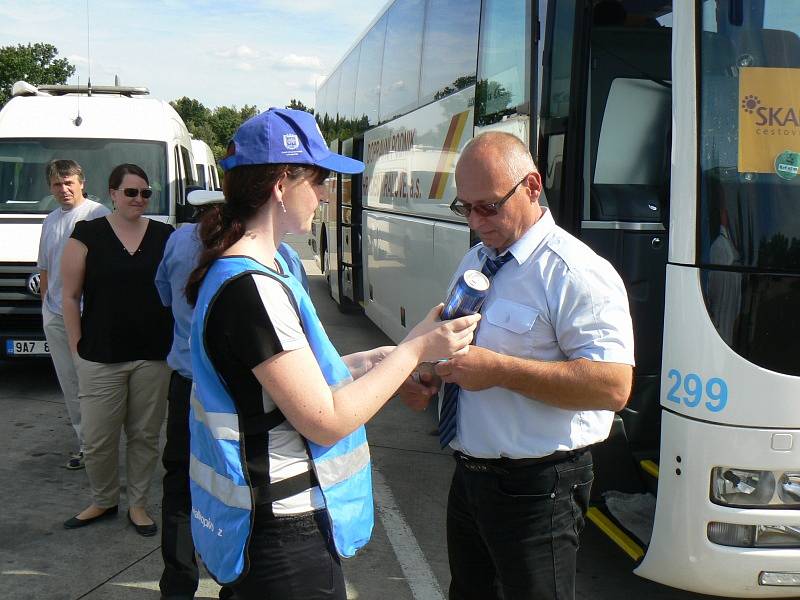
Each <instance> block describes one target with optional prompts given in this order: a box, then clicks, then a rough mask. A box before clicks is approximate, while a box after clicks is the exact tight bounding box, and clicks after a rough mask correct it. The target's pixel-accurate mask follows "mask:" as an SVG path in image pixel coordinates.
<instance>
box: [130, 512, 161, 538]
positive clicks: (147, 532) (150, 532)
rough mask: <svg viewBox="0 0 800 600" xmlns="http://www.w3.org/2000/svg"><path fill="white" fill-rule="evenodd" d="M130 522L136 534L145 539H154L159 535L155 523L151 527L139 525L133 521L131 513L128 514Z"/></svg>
mask: <svg viewBox="0 0 800 600" xmlns="http://www.w3.org/2000/svg"><path fill="white" fill-rule="evenodd" d="M128 521H129V522H130V524H131V525H133V528H134V529H135V530H136V533H138V534H139V535H143V536H144V537H153V536H154V535H155V534H156V533H158V526H157V525H156V524H155V523H150V525H137V524H136V523H134V522H133V519H131V513H130V512H129V513H128Z"/></svg>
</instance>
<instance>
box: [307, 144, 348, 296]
mask: <svg viewBox="0 0 800 600" xmlns="http://www.w3.org/2000/svg"><path fill="white" fill-rule="evenodd" d="M339 147H340V142H339V140H338V139H334V140H331V142H330V143H329V144H328V148H329V149H330V151H331V152H336V153H337V154H338V153H339V151H340V150H339ZM341 177H342V175H341V174H340V173H335V172H333V171H331V173H330V176H329V177H328V179H326V180H325V198H324V199H323V200H321V201H320V203H319V207H318V208H317V215H319V216H316V215H315V219H314V220H315V224H314V225H315V229H316V228H317V227H318V229H316V230H315V231H314V232H313V234H314V238H315V241H316V251H317V256H319V268H320V271H322V275H323V276H324V277H325V278H326V279H327V280H328V284H329V285H330V294H331V298H333V299H334V300H335V301H336V302H337V303H338V302H339V301H340V293H341V292H340V288H339V246H340V245H339V242H338V234H339V230H338V226H337V224H338V218H337V213H338V212H339V209H338V206H339V198H340V197H341Z"/></svg>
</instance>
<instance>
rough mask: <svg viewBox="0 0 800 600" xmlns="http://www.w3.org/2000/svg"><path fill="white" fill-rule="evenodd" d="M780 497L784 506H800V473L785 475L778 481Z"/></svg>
mask: <svg viewBox="0 0 800 600" xmlns="http://www.w3.org/2000/svg"><path fill="white" fill-rule="evenodd" d="M778 497H779V498H780V499H781V500H782V501H783V503H784V504H793V505H795V506H800V473H784V474H783V475H782V476H781V478H780V479H779V480H778Z"/></svg>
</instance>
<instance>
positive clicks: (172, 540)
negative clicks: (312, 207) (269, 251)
mask: <svg viewBox="0 0 800 600" xmlns="http://www.w3.org/2000/svg"><path fill="white" fill-rule="evenodd" d="M224 201H225V196H223V194H222V192H213V191H196V192H192V193H191V194H189V203H190V204H192V205H193V206H195V207H196V212H195V219H194V220H195V221H199V220H200V219H202V217H203V213H204V212H205V211H206V210H207V208H208V207H209V206H210V205H212V204H216V203H220V202H224ZM202 249H203V244H202V242H201V241H200V237H199V235H198V230H197V224H196V223H188V224H186V225H183V226H182V227H180V228H178V230H177V231H175V233H173V234H172V235H171V236H170V238H169V240H168V241H167V246H166V248H165V249H164V258H163V259H162V260H161V264H160V265H159V266H158V271H157V272H156V279H155V281H156V288H157V289H158V294H159V296H160V297H161V302H162V303H163V304H164V306H169V307H171V309H172V316H173V319H174V321H175V328H174V331H173V336H172V349H171V350H170V352H169V355H168V356H167V364H168V365H169V366H170V368H171V369H172V375H171V378H170V382H169V393H168V395H167V432H166V433H167V442H166V445H165V446H164V454H163V456H162V463H163V465H164V469H165V471H166V472H165V473H164V485H163V496H162V499H161V557H162V559H163V561H164V570H163V572H162V573H161V579H160V581H159V588H160V589H161V597H162V598H163V599H165V600H183V599H188V600H191V599H192V598H194V594H195V592H196V591H197V586H198V583H199V577H200V574H199V570H198V567H197V560H196V558H195V551H194V542H193V541H192V532H191V527H190V521H189V517H190V511H191V497H190V493H189V397H190V393H191V390H192V361H191V356H190V354H189V333H190V331H191V326H192V313H193V309H192V307H191V306H189V304H188V302H187V301H186V295H185V292H184V290H185V288H186V281H187V280H188V278H189V274H190V273H191V272H192V271H193V270H194V269H195V267H196V266H197V260H198V259H199V257H200V253H201V251H202ZM278 252H279V253H280V254H281V256H283V257H284V260H285V261H286V264H287V265H288V267H289V270H290V272H291V273H292V275H294V277H296V278H297V279H298V280H300V281H301V283H303V287H304V288H305V290H306V291H308V277H307V275H306V272H305V270H304V269H303V265H302V263H301V262H300V258H299V257H298V256H297V253H296V252H295V251H294V249H292V248H291V247H290V246H289V245H288V244H286V243H282V244H281V245H280V246H279V247H278ZM225 594H226V590H224V589H223V592H222V597H225Z"/></svg>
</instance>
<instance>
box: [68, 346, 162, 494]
mask: <svg viewBox="0 0 800 600" xmlns="http://www.w3.org/2000/svg"><path fill="white" fill-rule="evenodd" d="M74 358H75V367H76V370H77V371H78V398H79V399H80V404H81V430H82V433H83V439H84V443H85V444H86V450H85V454H84V461H85V463H86V474H87V475H88V477H89V486H90V487H91V490H92V498H93V500H94V503H95V504H96V505H97V506H98V507H100V508H110V507H112V506H116V505H117V504H119V487H120V486H119V440H120V432H121V431H122V429H123V428H124V429H125V437H126V439H127V445H126V460H125V467H126V476H127V490H128V506H141V507H144V506H146V504H147V492H148V490H149V488H150V481H151V479H152V477H153V471H154V470H155V467H156V463H157V461H158V440H159V436H160V434H161V425H162V424H163V422H164V415H165V411H166V406H167V389H168V387H169V376H170V372H171V370H170V368H169V367H168V366H167V363H166V361H155V360H136V361H129V362H121V363H111V364H106V363H96V362H91V361H88V360H84V359H82V358H80V357H79V356H75V357H74Z"/></svg>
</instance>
